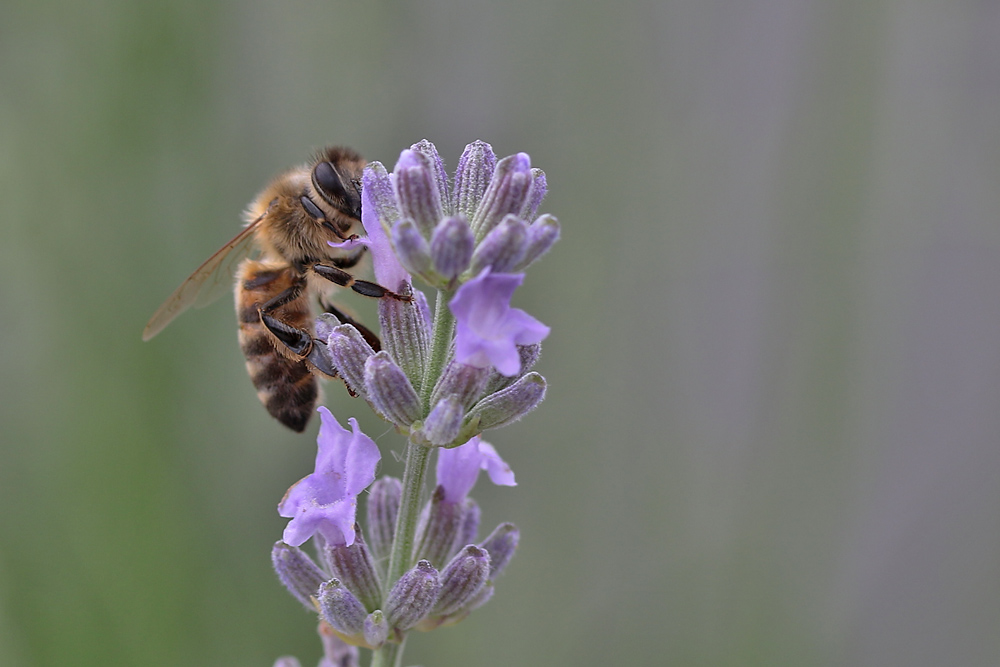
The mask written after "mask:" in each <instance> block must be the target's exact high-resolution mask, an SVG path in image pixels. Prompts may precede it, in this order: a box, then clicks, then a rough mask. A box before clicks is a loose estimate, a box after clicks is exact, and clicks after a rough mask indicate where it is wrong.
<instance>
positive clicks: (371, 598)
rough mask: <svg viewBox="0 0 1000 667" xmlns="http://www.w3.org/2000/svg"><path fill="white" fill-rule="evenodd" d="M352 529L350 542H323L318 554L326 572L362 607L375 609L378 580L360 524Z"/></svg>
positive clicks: (377, 599) (379, 585)
mask: <svg viewBox="0 0 1000 667" xmlns="http://www.w3.org/2000/svg"><path fill="white" fill-rule="evenodd" d="M355 531H356V532H355V538H354V544H352V545H351V546H345V545H343V544H338V545H330V544H323V545H322V546H321V547H320V549H319V551H320V555H321V556H322V557H323V560H324V562H325V564H326V566H327V568H328V569H329V570H330V573H331V574H333V576H335V577H337V579H339V580H340V581H341V583H342V584H343V585H344V586H346V587H347V588H349V589H350V590H351V592H352V593H354V595H355V596H356V597H357V598H358V600H360V601H361V604H362V605H364V607H365V609H376V608H378V606H379V603H380V602H381V599H382V589H381V583H380V582H379V576H378V572H377V571H376V570H375V562H374V560H373V559H372V555H371V551H369V550H368V545H367V544H365V540H364V536H363V535H362V533H361V527H360V526H355Z"/></svg>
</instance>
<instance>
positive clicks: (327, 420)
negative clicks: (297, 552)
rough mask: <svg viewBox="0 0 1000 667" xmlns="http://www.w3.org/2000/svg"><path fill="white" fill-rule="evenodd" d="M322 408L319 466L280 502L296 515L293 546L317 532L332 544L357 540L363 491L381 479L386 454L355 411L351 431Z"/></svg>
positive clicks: (289, 537)
mask: <svg viewBox="0 0 1000 667" xmlns="http://www.w3.org/2000/svg"><path fill="white" fill-rule="evenodd" d="M319 412H320V419H321V424H320V429H319V437H318V438H317V445H318V452H317V454H316V468H315V470H314V471H313V473H312V474H311V475H308V476H307V477H305V478H304V479H302V480H301V481H300V482H299V483H298V484H296V485H295V486H293V487H292V488H291V489H289V490H288V493H287V494H286V495H285V497H284V498H283V499H282V500H281V503H279V504H278V514H279V515H280V516H283V517H285V518H289V519H291V521H289V522H288V525H287V526H286V527H285V532H284V536H283V539H284V541H285V542H286V543H288V544H290V545H292V546H299V545H301V544H302V543H303V542H305V541H306V540H308V539H309V538H310V537H312V536H313V535H315V534H316V533H320V534H321V535H323V537H324V538H326V540H327V542H329V543H330V544H346V545H350V544H353V543H354V518H355V514H356V512H357V495H358V494H359V493H361V492H362V491H364V490H365V489H366V488H367V487H368V485H369V484H371V483H372V482H373V481H375V468H376V466H377V465H378V462H379V459H380V458H381V455H380V454H379V451H378V447H377V446H376V445H375V443H374V442H373V441H372V439H371V438H369V437H368V436H366V435H365V434H364V433H362V432H361V430H360V429H359V428H358V422H357V420H355V419H354V418H353V417H352V418H351V419H350V420H349V423H350V425H351V431H348V430H347V429H345V428H343V427H342V426H341V425H340V424H339V423H338V422H337V420H336V418H335V417H334V416H333V415H332V414H331V413H330V411H329V410H327V409H326V408H325V407H321V408H320V409H319Z"/></svg>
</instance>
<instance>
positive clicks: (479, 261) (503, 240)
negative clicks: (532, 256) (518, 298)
mask: <svg viewBox="0 0 1000 667" xmlns="http://www.w3.org/2000/svg"><path fill="white" fill-rule="evenodd" d="M527 240H528V224H527V223H526V222H525V221H524V220H521V219H520V218H518V217H517V216H514V215H508V216H506V217H505V218H504V219H503V220H502V221H501V222H500V224H499V225H497V226H496V227H494V228H493V230H492V231H490V233H489V234H487V235H486V238H484V239H483V241H482V243H480V244H479V246H478V247H477V248H476V252H475V253H474V254H473V255H472V264H471V271H472V274H473V275H479V274H480V273H481V272H482V270H483V269H485V268H486V267H489V268H490V269H491V270H492V271H493V273H509V272H511V271H513V270H514V268H515V267H516V266H518V264H520V262H521V260H522V259H523V258H524V253H525V249H526V247H527V246H526V244H527Z"/></svg>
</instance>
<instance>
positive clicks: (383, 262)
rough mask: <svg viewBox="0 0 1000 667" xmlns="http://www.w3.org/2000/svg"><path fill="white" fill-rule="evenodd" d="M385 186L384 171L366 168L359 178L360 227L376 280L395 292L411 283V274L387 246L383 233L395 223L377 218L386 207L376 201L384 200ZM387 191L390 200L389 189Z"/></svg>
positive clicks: (388, 243)
mask: <svg viewBox="0 0 1000 667" xmlns="http://www.w3.org/2000/svg"><path fill="white" fill-rule="evenodd" d="M378 166H379V167H382V165H378ZM387 182H388V176H387V175H386V174H385V172H384V168H382V169H381V170H378V169H376V168H375V167H373V165H368V166H367V167H365V171H364V175H363V176H362V178H361V224H362V226H364V228H365V233H366V234H367V235H368V237H367V239H365V240H363V242H364V243H365V244H366V245H367V246H368V249H369V250H370V251H371V253H372V265H373V267H374V269H375V280H377V281H378V282H379V284H380V285H382V286H383V287H388V288H389V289H391V290H393V291H398V290H399V286H400V284H401V283H402V282H403V281H406V282H409V281H410V274H409V273H407V272H406V269H404V268H403V265H402V264H400V263H399V260H398V259H396V253H395V252H394V251H393V249H392V244H391V243H390V242H389V235H388V234H387V233H386V231H385V226H387V225H391V224H394V223H395V220H381V219H380V216H379V211H380V210H384V209H386V208H387V207H386V206H385V205H382V206H379V204H378V202H377V198H378V197H384V196H385V193H384V192H383V191H384V190H385V189H386V187H387ZM389 188H390V190H389V192H390V195H389V196H391V186H389ZM340 245H344V244H338V247H339V246H340Z"/></svg>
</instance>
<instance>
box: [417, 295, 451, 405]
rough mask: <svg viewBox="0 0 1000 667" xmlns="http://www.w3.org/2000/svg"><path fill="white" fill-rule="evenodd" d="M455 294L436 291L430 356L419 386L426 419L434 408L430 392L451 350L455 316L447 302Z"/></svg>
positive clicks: (442, 370)
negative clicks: (431, 403)
mask: <svg viewBox="0 0 1000 667" xmlns="http://www.w3.org/2000/svg"><path fill="white" fill-rule="evenodd" d="M454 294H455V293H454V292H453V291H444V290H438V293H437V302H436V303H435V304H434V330H433V333H432V334H431V354H430V358H428V360H427V366H426V367H425V368H424V377H423V382H422V383H421V385H420V398H421V399H422V400H423V403H424V416H425V417H426V416H427V415H428V414H429V413H430V411H431V409H432V408H433V407H434V406H432V405H428V403H430V400H431V392H432V391H434V385H435V384H436V383H437V379H438V378H439V377H441V373H442V372H444V364H445V361H447V360H448V352H449V351H450V350H451V340H452V334H453V332H454V330H455V316H454V315H452V314H451V308H449V307H448V302H449V301H451V297H452V296H453V295H454Z"/></svg>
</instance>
